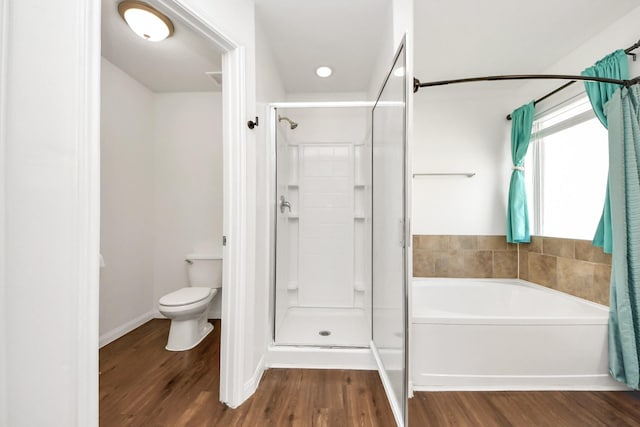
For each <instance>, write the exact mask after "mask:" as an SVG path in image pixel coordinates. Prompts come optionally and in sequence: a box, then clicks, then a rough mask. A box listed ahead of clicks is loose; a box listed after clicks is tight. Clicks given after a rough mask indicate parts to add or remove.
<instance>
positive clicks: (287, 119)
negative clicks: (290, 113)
mask: <svg viewBox="0 0 640 427" xmlns="http://www.w3.org/2000/svg"><path fill="white" fill-rule="evenodd" d="M283 120H285V121H287V122H289V126H290V127H291V130H293V129H295V128H297V127H298V124H297V123H296V122H294V121H293V120H291V119H290V118H289V117H282V116H280V115H278V122H281V121H283Z"/></svg>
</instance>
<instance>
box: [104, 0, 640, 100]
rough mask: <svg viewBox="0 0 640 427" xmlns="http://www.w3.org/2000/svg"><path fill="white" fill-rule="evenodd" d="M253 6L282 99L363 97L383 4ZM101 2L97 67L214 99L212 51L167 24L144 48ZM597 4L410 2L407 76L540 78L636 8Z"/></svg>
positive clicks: (108, 1) (385, 13) (364, 0)
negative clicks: (321, 71)
mask: <svg viewBox="0 0 640 427" xmlns="http://www.w3.org/2000/svg"><path fill="white" fill-rule="evenodd" d="M255 2H256V19H257V20H259V21H260V23H261V25H262V27H263V30H264V33H265V37H266V38H267V42H268V43H269V45H270V47H271V50H272V52H273V55H274V60H275V63H276V66H277V67H278V70H279V73H280V76H281V78H282V81H283V83H284V86H285V90H286V91H287V92H288V93H309V92H360V91H366V90H367V89H368V88H369V85H370V78H371V74H372V73H371V70H372V69H373V68H374V67H375V65H376V61H377V59H378V57H379V54H380V52H379V50H380V46H381V45H382V41H383V37H385V36H386V33H385V29H386V28H388V25H389V22H390V20H391V2H392V0H322V1H318V0H255ZM102 3H103V11H102V14H103V16H102V26H103V40H102V49H103V52H102V53H103V56H104V57H105V58H106V59H108V60H109V61H111V62H113V63H114V64H116V65H117V66H118V67H120V68H122V69H123V70H124V71H126V72H127V73H128V74H129V75H131V76H132V77H134V78H135V79H136V80H138V81H140V82H141V83H143V84H144V85H145V86H147V87H148V88H150V89H151V90H153V91H155V92H175V91H203V90H204V91H207V90H219V88H218V87H217V85H216V84H215V82H214V81H213V80H212V79H211V78H210V77H208V76H206V75H205V74H204V73H205V72H206V71H219V70H220V68H221V66H220V63H221V56H220V52H219V51H216V50H215V48H214V47H213V46H210V45H209V44H208V43H206V42H205V41H203V39H201V38H200V37H199V36H197V35H195V34H194V33H192V32H191V31H189V30H188V29H187V28H186V27H185V25H184V24H182V23H181V22H174V24H175V26H176V33H175V35H174V36H173V37H171V38H169V39H167V40H165V41H164V42H160V43H150V42H146V41H145V40H142V39H141V38H139V37H138V36H136V35H135V34H134V33H133V32H132V31H130V30H129V29H128V27H127V26H126V24H125V23H124V22H123V21H122V19H121V18H120V16H119V15H118V12H117V10H116V5H117V3H118V0H102ZM603 3H604V2H602V0H536V1H535V2H522V1H515V0H483V1H477V0H415V1H414V15H415V19H414V39H415V45H414V47H415V75H416V77H418V78H420V80H422V81H428V80H440V79H449V78H456V77H469V76H479V75H489V74H516V73H539V72H542V71H543V70H545V69H546V68H547V67H549V66H550V65H552V64H553V63H555V62H557V61H558V60H559V59H561V58H562V57H563V56H565V55H567V54H568V53H570V52H571V51H572V50H573V49H575V48H576V47H578V46H580V45H581V44H582V43H583V42H584V41H586V40H587V39H589V38H590V37H592V36H594V35H595V34H597V33H598V32H599V31H601V30H602V29H604V28H605V27H606V26H608V25H610V24H611V23H613V22H614V21H615V20H617V19H619V18H620V17H622V16H623V15H624V14H625V13H626V12H628V11H630V10H632V9H634V8H636V7H638V5H639V3H638V0H611V1H607V2H606V6H605V5H603ZM639 37H640V27H639ZM614 48H618V46H612V50H613V49H614ZM595 59H597V58H594V60H595ZM319 65H329V66H331V67H332V68H333V70H334V74H333V76H332V77H330V78H328V79H320V78H318V77H316V75H315V68H316V67H317V66H319ZM579 71H580V70H567V73H573V72H579Z"/></svg>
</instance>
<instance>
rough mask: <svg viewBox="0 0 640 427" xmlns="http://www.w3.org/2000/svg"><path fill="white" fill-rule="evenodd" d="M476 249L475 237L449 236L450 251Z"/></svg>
mask: <svg viewBox="0 0 640 427" xmlns="http://www.w3.org/2000/svg"><path fill="white" fill-rule="evenodd" d="M476 248H477V237H476V236H449V250H451V251H462V250H469V249H476Z"/></svg>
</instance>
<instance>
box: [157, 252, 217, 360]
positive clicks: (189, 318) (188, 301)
mask: <svg viewBox="0 0 640 427" xmlns="http://www.w3.org/2000/svg"><path fill="white" fill-rule="evenodd" d="M185 261H186V262H187V276H188V286H187V287H185V288H182V289H178V290H177V291H174V292H171V293H169V294H167V295H165V296H163V297H162V298H160V301H159V306H158V309H159V311H160V313H161V314H162V315H164V316H165V317H167V318H169V319H171V328H170V329H169V339H168V340H167V346H166V347H165V348H166V349H167V350H170V351H184V350H189V349H192V348H194V347H195V346H197V345H198V344H200V342H201V341H202V340H203V339H204V338H205V337H206V336H207V335H208V334H209V332H211V331H212V330H213V325H212V324H211V323H209V321H208V319H207V314H208V312H209V307H210V306H211V302H212V301H213V299H214V298H215V296H216V294H217V293H218V289H220V288H221V287H222V258H220V257H218V256H214V255H207V254H190V255H187V256H186V257H185Z"/></svg>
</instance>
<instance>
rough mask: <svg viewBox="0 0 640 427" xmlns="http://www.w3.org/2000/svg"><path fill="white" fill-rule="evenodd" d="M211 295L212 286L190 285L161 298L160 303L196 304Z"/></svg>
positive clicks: (172, 304) (169, 305)
mask: <svg viewBox="0 0 640 427" xmlns="http://www.w3.org/2000/svg"><path fill="white" fill-rule="evenodd" d="M209 295H211V288H199V287H188V288H182V289H178V290H177V291H174V292H171V293H169V294H167V295H165V296H163V297H162V298H160V305H164V306H166V307H178V306H181V305H189V304H194V303H197V302H199V301H202V300H204V299H206V298H207V297H209Z"/></svg>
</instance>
